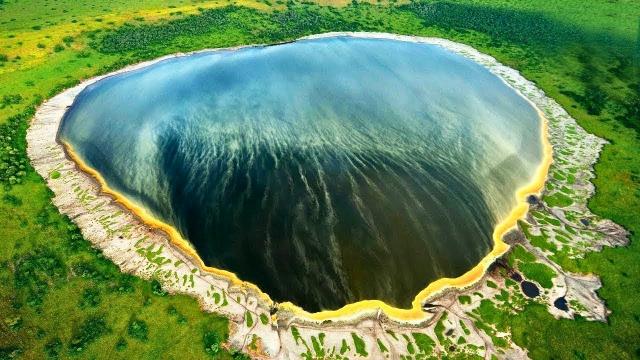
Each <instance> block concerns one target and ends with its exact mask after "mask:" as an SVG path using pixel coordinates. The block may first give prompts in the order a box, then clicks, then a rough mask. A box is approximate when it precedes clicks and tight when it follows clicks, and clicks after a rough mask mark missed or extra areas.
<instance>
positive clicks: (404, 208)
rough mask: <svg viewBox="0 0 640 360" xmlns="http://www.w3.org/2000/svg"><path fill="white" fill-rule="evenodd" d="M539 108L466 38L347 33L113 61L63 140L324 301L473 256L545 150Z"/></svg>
mask: <svg viewBox="0 0 640 360" xmlns="http://www.w3.org/2000/svg"><path fill="white" fill-rule="evenodd" d="M540 122H541V119H540V118H539V116H538V113H537V112H536V110H535V109H534V108H533V107H532V106H531V105H530V104H529V103H528V102H527V101H526V100H525V99H524V98H523V97H522V96H520V95H519V94H518V93H517V92H515V90H513V89H512V88H510V87H509V86H507V85H506V84H505V83H504V82H503V81H502V80H500V79H499V78H498V77H496V76H495V75H493V74H491V73H490V72H489V71H488V70H487V69H485V68H484V67H482V66H481V65H479V64H477V63H475V62H473V61H471V60H469V59H467V58H465V57H463V56H461V55H458V54H455V53H453V52H451V51H448V50H446V49H444V48H442V47H439V46H437V45H429V44H419V43H412V42H403V41H397V40H384V39H364V38H354V37H342V36H337V37H331V38H322V39H313V40H310V39H307V40H300V41H296V42H293V43H288V44H282V45H273V46H258V47H247V48H241V49H237V50H220V51H206V52H200V53H196V54H192V55H188V56H182V57H175V58H170V59H167V60H163V61H160V62H157V63H155V64H153V65H150V66H148V67H145V68H142V69H139V70H135V71H131V72H127V73H122V74H119V75H115V76H111V77H108V78H106V79H104V80H101V81H98V82H96V83H95V84H92V85H90V86H88V87H87V88H86V89H85V90H83V91H82V92H81V93H80V95H78V97H77V98H76V100H75V102H74V104H73V105H72V107H71V108H70V109H69V110H68V112H67V114H66V115H65V117H64V119H63V121H62V124H61V127H60V131H59V139H60V140H63V141H66V142H68V143H69V144H70V145H71V146H72V148H73V149H74V151H75V152H76V153H77V155H78V156H79V157H80V158H81V159H82V160H83V161H84V162H85V163H86V164H87V165H88V166H90V167H91V168H93V169H95V170H96V171H98V172H99V173H100V174H101V175H102V176H103V177H104V179H105V181H106V182H107V183H108V185H109V187H111V188H112V189H114V190H116V191H117V192H119V193H120V194H121V195H122V196H125V197H126V198H128V199H129V200H130V201H132V202H134V203H136V204H137V205H140V206H142V207H144V208H146V209H147V210H148V211H149V212H150V213H152V214H153V215H154V216H155V217H157V218H158V219H159V220H161V221H163V222H165V223H167V224H170V225H171V226H173V227H175V228H176V229H177V230H178V231H179V232H180V233H181V234H182V236H183V237H184V238H185V239H187V240H188V241H189V242H190V243H191V244H192V245H193V247H194V249H196V251H197V252H198V254H199V255H200V257H201V258H202V259H203V261H204V262H205V263H206V264H207V265H209V266H213V267H217V268H221V269H225V270H229V271H232V272H234V273H236V274H237V275H238V277H239V278H240V279H242V280H246V281H250V282H252V283H254V284H256V285H258V286H259V287H260V288H261V289H262V290H263V291H264V292H266V293H267V294H269V295H270V296H271V298H273V299H274V300H276V301H292V302H293V303H295V304H297V305H300V306H302V307H303V308H304V309H305V310H308V311H318V310H322V309H336V308H338V307H341V306H342V305H345V304H348V303H351V302H355V301H358V300H364V299H379V300H383V301H385V302H387V303H389V304H391V305H394V306H397V307H409V306H410V303H411V301H412V300H413V298H414V296H415V295H416V294H417V293H418V292H419V291H420V290H422V289H424V288H425V287H426V285H427V284H428V283H430V282H432V281H434V280H436V279H438V278H440V277H445V276H446V277H455V276H459V275H461V274H463V273H464V272H466V271H467V270H469V269H471V268H472V267H473V266H474V265H476V264H477V263H478V261H479V260H480V259H481V258H483V257H484V256H485V255H486V254H487V253H488V252H489V251H490V250H491V248H492V246H493V240H492V232H493V229H494V227H495V225H496V224H497V223H499V222H500V221H501V220H502V219H503V218H504V217H505V216H506V215H507V214H508V213H509V211H510V210H511V209H512V208H513V207H514V206H515V204H516V198H515V191H516V189H518V188H519V187H522V186H523V185H525V184H527V183H528V182H529V181H530V180H531V179H532V177H533V175H534V173H535V171H536V168H537V167H538V165H539V164H540V162H541V160H542V157H543V153H542V141H541V134H540V131H541V123H540Z"/></svg>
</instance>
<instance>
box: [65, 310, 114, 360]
mask: <svg viewBox="0 0 640 360" xmlns="http://www.w3.org/2000/svg"><path fill="white" fill-rule="evenodd" d="M107 331H108V328H107V323H106V322H105V320H104V318H103V317H101V316H91V317H89V318H87V319H86V320H85V321H84V322H83V323H82V325H80V327H78V328H77V329H76V330H75V331H74V334H73V337H72V338H71V341H70V343H69V351H70V352H71V353H80V352H82V351H83V350H84V349H85V348H86V347H87V346H88V345H89V344H91V343H92V342H94V341H96V340H97V339H98V338H99V337H101V336H102V335H104V334H106V333H107Z"/></svg>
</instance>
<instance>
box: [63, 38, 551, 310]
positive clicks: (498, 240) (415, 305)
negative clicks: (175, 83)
mask: <svg viewBox="0 0 640 360" xmlns="http://www.w3.org/2000/svg"><path fill="white" fill-rule="evenodd" d="M366 34H367V35H371V36H367V35H365V36H361V35H360V34H354V35H351V34H349V35H346V36H350V37H356V38H375V39H387V40H397V41H405V42H414V43H423V44H430V45H437V46H441V47H443V48H444V49H446V50H448V51H452V52H454V53H456V54H458V55H461V56H464V57H466V58H467V59H471V60H472V61H475V59H474V58H473V57H469V56H467V55H465V54H463V53H460V52H458V51H455V50H453V49H451V48H450V47H447V46H446V43H442V42H431V41H430V40H432V39H431V38H420V40H421V41H414V39H413V37H409V38H407V37H404V36H397V35H393V36H386V34H377V33H366ZM378 35H381V36H378ZM339 36H345V35H344V34H342V33H336V34H334V33H327V34H320V35H312V36H307V37H303V38H300V39H297V40H294V41H290V42H285V43H292V42H295V41H299V40H310V39H321V38H330V37H339ZM272 45H281V43H277V44H272ZM272 45H268V46H272ZM261 46H265V45H247V46H241V47H233V48H220V49H205V50H199V51H197V52H193V53H186V54H174V55H169V56H166V57H161V58H158V59H155V60H151V61H150V62H148V63H144V65H143V66H141V67H138V66H136V67H135V69H131V70H127V71H121V70H116V71H114V72H112V73H109V74H107V75H106V76H105V78H106V77H110V76H115V75H118V74H121V73H124V72H128V71H134V70H138V69H142V68H145V67H148V66H151V65H153V64H156V63H158V62H161V61H164V60H166V59H170V58H174V57H182V56H189V55H192V54H196V53H204V52H210V51H235V50H239V49H241V48H249V47H261ZM476 63H477V62H476ZM140 64H143V63H140ZM136 65H139V64H136ZM480 65H482V64H480ZM485 68H486V67H485ZM125 69H126V68H125ZM494 76H497V77H498V78H499V79H500V80H501V81H502V82H503V83H504V84H506V85H507V86H508V87H509V88H511V89H512V90H513V91H515V92H516V93H517V94H518V95H520V96H521V97H522V98H524V99H525V100H526V101H527V102H528V103H529V104H530V105H531V106H532V107H533V108H534V109H535V110H536V111H537V113H538V117H539V120H540V141H541V145H542V153H543V154H542V159H541V161H540V164H539V165H538V167H537V169H536V171H535V173H534V176H533V178H532V179H531V180H530V182H529V183H527V184H525V185H524V186H522V187H520V188H518V189H517V190H516V192H515V194H514V196H515V198H516V204H515V205H514V207H513V208H512V209H511V210H510V211H509V213H508V214H507V216H506V217H505V218H504V219H503V220H502V221H501V222H499V223H497V224H496V225H495V226H494V230H493V234H492V240H493V247H492V248H491V251H490V252H489V253H488V254H486V255H485V256H484V257H483V258H482V259H480V260H479V261H478V263H477V264H476V265H475V266H473V267H472V268H471V269H469V270H467V271H466V272H465V273H464V274H462V275H460V276H458V277H455V278H448V277H444V278H439V279H437V280H434V281H432V282H430V283H428V284H427V285H426V287H425V288H424V289H422V290H421V291H419V292H418V293H417V294H416V295H415V296H414V299H413V301H412V302H411V308H409V309H405V308H398V307H395V306H392V305H389V304H387V303H385V302H384V301H382V300H378V299H365V300H359V301H357V302H354V303H349V304H346V305H344V306H342V307H341V308H338V309H335V310H321V311H318V312H308V311H306V310H304V309H303V308H302V307H300V306H298V305H296V304H294V303H292V302H289V301H286V302H282V303H278V306H279V307H280V308H282V309H284V310H286V311H290V312H292V313H295V314H296V315H297V316H302V317H305V318H308V320H316V321H324V320H343V319H345V318H349V317H353V316H357V315H359V313H362V312H370V311H376V310H382V311H384V313H385V314H387V315H388V316H390V317H393V318H395V319H396V320H404V321H406V320H410V321H420V320H424V319H425V312H424V311H423V309H422V305H423V304H424V303H425V302H428V301H429V300H430V299H432V298H434V297H437V296H438V295H440V294H441V293H443V292H446V291H449V290H464V289H466V288H468V287H471V286H473V285H474V284H476V283H477V282H479V281H480V280H482V278H483V277H484V276H485V274H486V272H487V270H488V269H489V266H490V265H491V264H492V263H493V262H494V261H495V260H497V259H498V258H500V257H501V256H503V255H504V254H505V253H507V252H508V251H509V249H510V246H509V245H507V244H506V243H505V242H504V241H503V240H502V237H503V236H504V235H505V234H506V233H508V232H509V231H510V230H512V229H514V228H516V227H517V221H518V220H520V219H522V218H524V216H525V215H526V214H527V211H528V210H529V206H528V204H527V202H526V198H527V196H529V195H538V196H539V195H540V193H541V191H542V190H543V189H544V184H545V181H546V177H547V174H548V170H549V167H550V165H551V162H552V161H553V154H552V148H551V143H550V142H549V139H548V138H549V134H548V124H547V122H548V120H547V119H546V118H545V116H544V113H543V112H542V111H541V110H540V109H539V108H538V107H537V105H536V104H535V103H534V102H532V101H531V100H530V99H529V98H527V97H526V96H525V95H524V94H522V93H521V92H520V91H519V90H518V89H516V88H514V87H513V86H511V84H509V83H508V82H507V81H505V79H503V78H502V77H501V76H499V75H496V74H495V73H494ZM100 80H102V78H101V79H100ZM98 81H99V80H98ZM96 82H97V81H96ZM92 83H95V82H92ZM57 142H58V143H60V144H61V145H62V146H63V148H64V150H65V153H66V154H67V156H68V157H69V158H70V159H71V160H72V161H73V162H74V163H75V164H76V165H77V166H78V167H79V168H80V170H81V171H84V172H85V173H87V174H89V175H90V176H91V177H92V178H93V179H94V180H95V181H96V182H97V183H98V185H99V186H100V189H101V191H102V192H103V193H105V194H107V195H109V196H111V197H112V198H113V200H114V201H115V202H116V203H118V204H120V205H121V206H123V207H124V208H126V209H127V210H129V211H131V212H132V213H133V215H134V216H136V217H137V218H138V219H140V220H141V221H142V222H143V223H145V224H146V225H148V226H150V227H153V228H156V229H158V230H161V231H163V232H164V233H166V234H167V236H168V237H169V238H170V240H171V242H172V243H173V244H174V245H176V246H177V247H178V248H179V249H180V250H182V251H183V252H185V253H186V255H188V256H189V257H190V258H191V259H192V260H193V261H194V262H196V264H195V265H196V266H198V267H199V268H201V269H202V270H204V271H206V272H208V273H211V274H214V275H217V276H221V277H224V278H226V279H227V280H229V281H230V282H231V283H232V284H233V285H235V286H239V287H244V288H246V289H248V290H250V291H254V292H255V293H256V294H257V295H258V296H259V297H261V298H262V299H263V300H264V301H265V302H267V303H269V305H273V304H275V302H274V301H273V300H272V299H271V297H270V296H269V295H268V294H267V293H265V292H264V291H262V290H261V289H260V287H259V286H258V285H256V284H254V283H252V282H249V281H245V280H242V279H240V278H239V277H238V276H237V274H235V273H234V272H232V271H229V270H225V269H219V268H215V267H211V266H208V265H206V264H205V263H204V261H203V260H202V258H201V257H200V255H199V254H198V252H197V250H195V249H194V248H193V246H192V245H191V243H190V242H189V241H188V240H186V239H184V238H183V237H182V236H181V235H180V233H179V232H178V231H177V230H176V229H175V228H174V227H173V226H171V225H169V224H167V223H165V222H163V221H161V220H158V219H156V218H155V217H154V216H153V215H151V214H150V213H149V212H148V211H147V210H146V209H144V208H143V207H141V206H139V205H137V204H135V203H134V202H132V201H130V200H129V199H127V198H126V196H124V195H122V194H120V193H118V192H117V191H115V190H113V189H112V188H110V187H109V186H108V184H107V182H106V181H105V180H104V178H103V177H102V175H101V174H100V173H99V172H98V171H97V170H95V169H93V168H92V167H90V166H89V165H87V164H86V163H85V162H84V161H83V160H82V159H81V158H80V156H79V155H78V154H77V153H76V152H75V150H74V149H73V146H72V145H71V144H69V143H67V142H65V141H62V140H57Z"/></svg>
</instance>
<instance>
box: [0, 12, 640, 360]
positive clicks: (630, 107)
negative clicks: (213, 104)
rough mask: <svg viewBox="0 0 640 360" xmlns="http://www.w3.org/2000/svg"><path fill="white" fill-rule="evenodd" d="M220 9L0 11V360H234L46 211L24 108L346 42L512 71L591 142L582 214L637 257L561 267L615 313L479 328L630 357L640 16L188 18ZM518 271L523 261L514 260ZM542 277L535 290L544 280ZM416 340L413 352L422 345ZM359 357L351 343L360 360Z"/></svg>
mask: <svg viewBox="0 0 640 360" xmlns="http://www.w3.org/2000/svg"><path fill="white" fill-rule="evenodd" d="M220 4H222V5H224V4H226V3H211V2H204V1H203V2H198V1H196V2H193V3H192V2H189V3H186V2H185V3H182V2H180V1H173V0H172V1H166V2H165V1H155V0H153V1H147V2H132V1H123V0H116V1H109V2H107V1H103V0H98V1H94V2H71V1H68V0H61V1H58V2H56V3H55V4H53V3H47V2H45V1H35V0H28V1H11V0H10V1H5V2H2V4H1V5H0V8H1V9H2V10H0V83H2V84H3V86H1V87H0V99H1V101H0V183H1V186H0V213H2V214H9V215H8V216H6V215H5V216H3V217H2V218H0V229H1V231H0V238H1V240H2V241H0V264H1V265H2V266H0V317H2V319H3V320H4V324H6V325H7V326H6V327H4V326H3V327H0V356H4V355H8V354H21V356H22V357H23V358H43V357H45V355H46V354H58V356H60V357H63V358H66V357H70V356H74V357H81V358H102V357H104V356H111V357H122V358H149V359H151V358H185V357H187V358H201V357H204V356H210V357H221V358H225V357H227V358H228V357H230V356H231V354H229V353H228V352H227V351H226V350H224V349H223V348H221V347H220V346H219V345H220V342H221V341H224V339H225V338H226V336H227V331H228V330H227V321H226V319H223V318H220V317H218V316H215V315H211V314H205V313H203V312H201V311H200V310H199V308H198V305H197V303H196V301H195V300H193V299H191V298H188V297H185V296H168V295H166V294H162V292H160V293H159V292H158V291H157V289H156V291H154V289H153V287H152V284H151V283H149V282H146V281H142V280H139V279H136V278H132V277H130V276H127V275H123V274H121V273H119V271H118V269H117V268H116V266H115V265H113V264H111V263H110V262H109V261H107V260H105V259H104V258H103V256H102V255H101V254H100V253H99V252H96V251H94V250H92V249H91V248H90V247H89V245H88V243H87V242H86V241H85V240H83V239H82V236H81V235H80V234H79V233H78V231H77V230H76V229H75V228H74V227H73V226H72V225H71V223H70V221H69V220H68V219H66V218H65V217H63V216H61V215H60V214H59V213H58V212H57V210H56V209H55V208H54V207H53V206H52V205H51V203H50V199H51V196H52V194H51V192H50V191H49V190H48V189H47V188H46V186H45V185H44V182H43V179H41V178H40V177H39V176H38V175H37V174H35V172H34V171H33V169H32V168H31V167H30V165H29V164H28V161H27V158H26V154H25V145H26V144H25V140H24V135H25V129H26V126H27V123H28V120H29V119H30V117H31V116H32V115H33V105H37V104H39V103H40V102H41V101H42V100H43V99H45V98H47V97H50V96H52V95H54V94H55V93H58V92H59V91H61V90H62V89H64V88H65V87H68V86H71V85H73V84H75V83H77V82H78V81H79V80H81V79H84V78H88V77H90V76H94V75H96V74H100V73H104V72H107V71H109V70H113V69H116V68H119V67H122V66H124V65H125V64H128V63H133V62H136V61H139V60H142V59H149V58H153V57H157V56H160V55H163V54H168V53H173V52H178V51H190V50H197V49H202V48H212V47H223V46H233V45H240V44H249V43H266V42H275V41H285V40H291V39H294V38H296V37H299V36H302V35H307V34H311V33H316V32H324V31H340V30H359V31H369V30H371V31H387V32H394V33H404V34H415V35H423V36H441V37H446V38H450V39H452V40H455V41H460V42H463V43H467V44H470V45H472V46H474V47H476V48H478V49H479V50H480V51H483V52H485V53H488V54H490V55H492V56H494V57H496V58H497V59H498V60H499V61H501V62H503V63H504V64H506V65H508V66H511V67H514V68H516V69H518V70H519V71H521V72H522V73H523V75H524V76H525V77H527V78H528V79H530V80H532V81H535V82H536V84H537V85H538V86H539V87H540V88H542V89H543V90H544V91H545V92H546V93H547V94H548V95H549V96H551V97H553V98H554V99H555V100H557V101H558V102H559V103H560V104H561V105H562V106H563V107H564V108H565V109H567V111H569V112H570V113H571V115H572V116H573V117H575V118H576V119H577V120H578V122H579V123H580V125H581V126H583V127H584V128H585V129H587V131H589V132H592V133H594V134H596V135H598V136H601V137H604V138H606V139H607V140H609V141H610V144H609V145H607V146H605V148H604V151H603V152H602V154H601V157H600V160H599V162H598V164H597V165H596V167H595V168H596V175H597V177H596V178H595V179H594V184H595V185H596V187H597V193H596V196H595V197H594V198H593V199H591V200H590V203H589V206H590V208H591V210H592V211H594V212H595V213H597V214H599V215H601V216H603V217H606V218H610V219H612V220H614V221H616V222H617V223H619V224H622V225H623V226H625V227H626V228H627V229H628V230H630V231H631V232H632V234H633V235H632V243H631V245H630V246H629V247H626V248H615V249H609V248H607V249H605V250H604V251H602V252H601V253H594V254H589V255H587V256H586V257H585V258H584V259H577V260H571V259H567V260H566V261H563V262H564V264H563V266H566V267H567V268H568V270H570V271H574V272H584V273H594V274H598V275H600V276H601V279H602V283H603V287H602V289H601V290H599V295H600V296H601V297H602V298H603V299H605V300H606V304H607V307H608V308H609V309H611V310H612V314H611V315H610V318H609V321H608V322H607V323H594V322H587V321H584V320H582V319H577V320H556V319H554V318H553V317H552V316H551V315H550V314H549V313H548V312H547V310H546V308H545V307H544V306H542V305H537V304H534V303H530V304H529V305H526V306H525V308H524V310H523V311H521V312H519V313H518V314H516V315H505V314H502V313H500V312H499V311H498V310H496V309H493V308H492V309H489V310H491V311H483V312H481V313H480V315H479V316H480V317H481V318H482V319H483V321H486V322H487V323H491V324H495V326H496V328H498V329H500V330H501V331H502V330H504V331H509V332H511V333H512V334H513V339H514V341H515V342H516V343H517V344H518V345H520V346H522V347H525V348H527V349H528V350H529V355H530V356H531V357H532V358H536V359H549V358H562V359H571V358H576V359H580V358H588V359H598V358H620V359H625V358H633V357H637V356H640V345H638V343H637V341H636V339H639V338H640V304H639V302H638V301H637V298H636V297H635V296H632V295H630V294H636V293H639V292H640V282H639V281H637V280H638V279H639V278H640V245H638V241H637V240H638V235H637V234H640V220H639V216H638V215H639V214H638V209H640V170H639V169H640V136H639V131H640V105H639V104H640V72H639V71H638V64H639V60H638V57H639V50H638V49H639V48H638V28H639V25H638V19H639V18H640V3H639V2H637V1H630V0H626V1H625V0H618V1H595V0H587V1H578V0H566V1H562V2H559V3H558V2H547V1H542V0H510V1H509V0H484V1H481V2H476V1H471V0H464V1H458V2H425V3H413V4H407V5H401V6H392V7H383V6H372V5H366V4H360V5H351V6H348V7H344V8H337V9H335V8H327V7H321V6H315V5H310V4H300V3H293V2H292V3H290V6H289V7H284V6H280V7H279V8H278V9H273V8H269V9H268V6H266V5H265V4H261V3H253V2H248V1H247V2H239V3H238V5H239V6H235V7H230V8H224V9H221V10H202V11H200V10H198V9H197V8H198V7H202V8H210V7H213V6H218V5H220ZM241 5H248V6H249V7H242V6H241ZM174 6H175V7H174ZM261 9H266V10H264V11H263V10H261ZM276 10H277V11H276ZM178 12H182V13H183V14H184V15H180V14H178ZM193 14H195V16H194V17H189V16H191V15H193ZM124 23H129V24H130V25H127V26H123V24H124ZM39 44H40V45H41V46H38V45H39ZM56 45H60V46H57V47H56ZM56 48H57V50H58V51H55V50H56ZM50 177H51V178H52V179H55V178H56V177H57V176H56V175H55V174H54V173H52V174H51V175H50ZM552 199H553V197H552ZM546 200H547V201H549V199H546ZM555 200H556V204H557V205H559V206H560V205H562V204H566V203H567V201H566V199H555ZM551 201H552V203H553V201H554V200H551ZM558 201H559V202H558ZM563 201H564V202H563ZM516 249H518V248H516ZM514 256H517V257H519V258H523V259H524V258H526V255H524V254H519V253H518V250H514ZM536 270H537V271H533V273H534V274H536V275H534V276H537V277H539V275H540V274H543V275H542V277H539V278H540V279H545V280H543V281H546V280H548V277H547V278H544V273H545V271H544V270H543V271H540V269H536ZM523 272H524V271H523ZM525 276H526V274H525ZM536 281H538V280H536ZM541 285H542V283H541ZM223 296H224V294H223ZM485 307H486V306H485ZM136 321H139V322H140V323H138V325H140V326H134V327H135V328H136V329H138V328H141V327H142V326H141V324H142V323H144V324H145V326H146V329H147V336H146V340H141V339H140V338H136V337H134V336H132V335H130V334H129V328H130V325H131V324H133V323H134V322H136ZM251 321H252V322H253V319H252V320H251ZM261 321H262V319H261ZM138 332H139V329H138V330H136V331H135V332H134V333H135V334H138ZM415 340H416V344H417V346H418V348H419V349H420V351H426V350H427V349H428V348H429V346H430V344H431V342H429V341H428V340H426V339H421V342H420V343H418V339H415ZM422 340H424V341H422ZM429 340H431V339H429ZM296 341H297V340H296ZM361 345H362V344H360V345H359V344H358V343H357V342H356V339H355V338H354V346H355V347H356V350H357V351H358V352H360V350H363V349H362V348H361V349H360V350H358V348H359V347H362V346H361ZM408 346H411V347H412V349H413V351H414V352H415V351H416V349H414V348H413V344H412V343H411V342H408ZM80 347H81V350H78V348H80ZM342 347H348V345H347V344H346V343H343V346H342ZM341 350H342V349H341ZM72 353H76V355H71V354H72ZM236 356H240V355H236Z"/></svg>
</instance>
